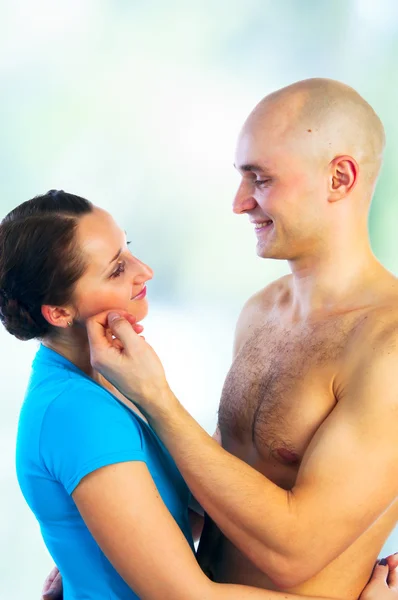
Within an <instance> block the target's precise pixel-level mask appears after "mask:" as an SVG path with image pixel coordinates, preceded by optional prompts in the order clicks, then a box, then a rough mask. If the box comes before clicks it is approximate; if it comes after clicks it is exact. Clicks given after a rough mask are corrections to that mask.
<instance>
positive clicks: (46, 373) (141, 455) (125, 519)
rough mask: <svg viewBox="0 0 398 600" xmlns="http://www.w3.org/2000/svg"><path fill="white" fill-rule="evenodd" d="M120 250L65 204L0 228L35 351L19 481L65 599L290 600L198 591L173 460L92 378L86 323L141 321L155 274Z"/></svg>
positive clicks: (0, 301) (8, 315)
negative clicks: (105, 316) (117, 317)
mask: <svg viewBox="0 0 398 600" xmlns="http://www.w3.org/2000/svg"><path fill="white" fill-rule="evenodd" d="M127 244H128V242H126V238H125V234H124V232H123V231H122V230H120V229H119V227H118V226H117V225H116V223H115V222H114V220H113V219H112V217H111V216H110V215H109V214H108V213H106V212H105V211H103V210H101V209H99V208H97V207H95V206H93V205H92V204H91V203H90V202H88V201H87V200H85V199H83V198H80V197H78V196H74V195H71V194H67V193H65V192H63V191H60V192H57V191H51V192H49V193H47V194H45V195H43V196H39V197H36V198H34V199H32V200H29V201H28V202H25V203H23V204H22V205H20V206H18V207H17V208H16V209H14V210H13V211H12V212H11V213H9V214H8V215H7V216H6V217H5V219H4V220H3V222H2V224H1V226H0V291H1V293H0V310H1V320H2V322H3V324H4V326H5V327H6V329H7V330H8V331H9V332H10V333H11V334H13V335H15V336H16V337H18V338H19V339H22V340H28V339H32V338H37V339H39V340H41V342H42V343H41V346H40V348H39V350H38V352H37V355H36V357H35V360H34V362H33V367H32V373H31V377H30V381H29V385H28V389H27V393H26V397H25V401H24V404H23V407H22V409H21V415H20V421H19V428H18V439H17V456H16V464H17V475H18V480H19V484H20V487H21V490H22V492H23V494H24V496H25V499H26V501H27V503H28V504H29V506H30V508H31V509H32V511H33V513H34V514H35V516H36V518H37V520H38V521H39V523H40V527H41V532H42V536H43V539H44V542H45V544H46V546H47V548H48V550H49V552H50V553H51V555H52V557H53V558H54V560H55V562H56V564H57V565H58V566H59V568H60V572H61V574H62V577H63V593H64V598H65V600H77V599H78V598H90V599H93V600H94V599H95V600H101V599H102V598H104V599H105V598H106V599H107V600H110V599H111V598H112V599H115V600H116V599H118V600H119V599H120V600H121V599H123V600H125V599H126V600H127V599H134V598H145V599H150V600H152V599H172V600H179V599H181V600H190V599H192V600H196V599H198V600H204V599H209V600H213V599H214V600H221V599H223V598H228V600H234V599H235V598H236V599H239V600H245V599H246V598H248V599H249V598H250V599H252V600H256V599H259V600H261V599H262V600H279V599H282V598H285V599H288V598H289V599H290V600H293V599H296V598H298V597H297V596H291V595H288V594H279V593H275V592H267V591H264V590H258V589H254V588H249V587H243V586H236V585H228V584H225V585H220V584H216V583H213V582H212V581H210V580H208V579H207V578H206V576H205V575H204V574H203V572H202V571H201V570H200V568H199V566H198V564H197V562H196V560H195V555H194V547H193V538H192V532H191V528H190V524H189V518H188V504H189V497H190V493H189V490H188V488H187V486H186V485H185V483H184V481H183V479H182V477H181V475H180V474H179V472H178V470H177V468H176V466H175V464H174V462H173V460H172V459H171V456H170V455H169V453H168V452H167V451H166V449H165V448H164V446H163V445H162V443H161V442H160V440H159V439H158V438H157V436H156V435H155V434H154V432H153V431H152V430H151V428H150V427H149V425H148V424H147V423H146V421H145V420H144V418H143V417H142V415H140V414H139V413H138V411H137V410H136V409H134V407H133V406H132V405H131V403H129V402H128V401H127V400H126V399H125V398H124V397H123V396H122V395H121V394H120V393H118V392H117V391H116V389H115V388H113V386H112V385H111V384H110V383H109V382H108V381H106V380H105V379H104V378H103V377H101V376H100V375H99V373H97V372H96V371H95V370H94V369H93V368H92V366H91V364H90V348H89V344H88V337H87V331H86V321H87V319H88V318H89V317H92V316H93V315H96V314H98V313H101V312H102V311H107V310H108V311H109V310H110V309H116V310H118V311H122V312H123V314H125V315H133V316H134V318H132V317H130V321H131V322H135V321H140V320H141V319H143V318H144V317H145V315H146V313H147V299H146V287H145V284H146V282H147V281H148V280H149V279H151V277H152V271H151V269H150V268H149V267H148V266H147V265H145V264H143V263H142V262H140V261H139V260H138V259H136V258H135V257H133V256H132V255H131V254H130V253H129V251H128V249H127ZM134 327H135V330H136V331H137V332H140V331H142V327H140V326H138V325H135V326H134ZM108 335H109V336H110V337H109V339H111V334H110V332H108ZM383 568H384V570H386V569H387V571H388V568H386V567H380V569H383ZM384 574H385V573H384ZM380 585H381V584H380ZM383 585H384V587H385V582H384V584H383ZM380 590H382V588H378V587H377V588H376V591H377V592H380ZM382 591H383V590H382ZM384 591H385V590H384ZM372 593H373V592H372V590H371V588H370V595H369V596H368V598H369V599H370V598H374V599H376V597H377V598H378V600H381V596H380V594H379V595H377V594H376V595H373V596H372ZM373 594H374V593H373ZM388 598H390V596H389V597H388ZM392 598H395V596H391V600H392Z"/></svg>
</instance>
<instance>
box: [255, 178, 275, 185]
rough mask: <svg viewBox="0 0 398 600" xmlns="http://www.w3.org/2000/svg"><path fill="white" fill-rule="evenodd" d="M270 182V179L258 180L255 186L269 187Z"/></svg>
mask: <svg viewBox="0 0 398 600" xmlns="http://www.w3.org/2000/svg"><path fill="white" fill-rule="evenodd" d="M270 182H271V180H270V179H256V180H255V182H254V185H256V186H258V187H260V186H262V185H268V184H269V183H270Z"/></svg>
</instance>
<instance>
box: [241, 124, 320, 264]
mask: <svg viewBox="0 0 398 600" xmlns="http://www.w3.org/2000/svg"><path fill="white" fill-rule="evenodd" d="M309 150H310V148H309ZM235 167H236V168H237V169H238V171H239V172H240V173H241V175H242V179H241V183H240V186H239V188H238V191H237V193H236V196H235V199H234V203H233V210H234V212H235V213H237V214H241V213H247V215H248V217H249V220H250V222H251V223H253V227H254V231H255V235H256V237H257V254H258V255H259V256H261V257H262V258H278V259H287V260H294V259H297V258H300V257H301V256H304V255H306V254H307V253H308V252H310V253H311V252H313V251H314V250H315V249H316V247H317V245H318V244H319V242H321V241H322V232H323V230H324V227H325V223H326V221H325V219H326V205H327V202H325V201H324V200H325V198H326V192H327V169H326V168H325V166H324V165H321V164H320V162H319V161H316V160H314V159H313V158H312V157H311V152H310V151H309V152H307V153H306V151H305V145H304V144H303V143H301V140H297V134H293V133H291V134H289V133H288V132H287V131H286V123H285V124H281V123H280V122H277V123H276V124H275V118H274V119H272V118H270V117H264V118H263V119H262V120H261V121H260V122H259V121H258V120H257V121H256V120H254V119H253V120H252V121H251V120H250V119H249V121H248V122H247V123H246V125H245V126H244V128H243V130H242V133H241V135H240V136H239V140H238V145H237V150H236V157H235Z"/></svg>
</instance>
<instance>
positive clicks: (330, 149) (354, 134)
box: [243, 79, 385, 184]
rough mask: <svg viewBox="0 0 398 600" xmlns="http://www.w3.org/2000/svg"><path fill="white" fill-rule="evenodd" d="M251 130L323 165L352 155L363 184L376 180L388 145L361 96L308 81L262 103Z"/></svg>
mask: <svg viewBox="0 0 398 600" xmlns="http://www.w3.org/2000/svg"><path fill="white" fill-rule="evenodd" d="M252 127H255V128H256V129H257V131H258V132H259V134H260V135H261V132H263V133H264V135H267V132H268V133H270V134H271V135H272V134H274V136H277V137H278V139H279V140H281V141H283V142H284V143H286V144H287V145H288V146H289V147H290V148H293V147H295V148H296V149H298V150H299V151H300V149H301V150H302V151H303V153H308V154H310V155H312V156H314V157H318V158H319V159H321V160H322V161H324V160H327V161H331V160H332V159H333V158H334V157H336V156H340V155H349V156H352V158H354V159H355V160H356V162H357V163H358V165H359V171H360V176H361V181H362V182H363V183H364V184H374V182H375V181H376V179H377V175H378V173H379V170H380V166H381V163H382V157H383V150H384V145H385V136H384V128H383V125H382V123H381V121H380V119H379V117H378V116H377V115H376V113H375V112H374V110H373V109H372V107H371V106H370V105H369V104H368V103H367V102H366V101H365V100H364V99H363V98H362V97H361V96H360V95H359V94H358V92H356V91H355V90H354V89H353V88H351V87H349V86H347V85H345V84H343V83H340V82H338V81H333V80H331V79H307V80H304V81H299V82H297V83H294V84H292V85H289V86H288V87H285V88H282V89H280V90H278V91H276V92H274V93H272V94H270V95H269V96H266V97H265V98H264V99H263V100H261V102H260V103H259V104H258V105H257V106H256V107H255V109H254V110H253V111H252V113H251V114H250V116H249V118H248V119H247V121H246V123H245V125H244V128H243V131H245V129H246V130H247V128H252Z"/></svg>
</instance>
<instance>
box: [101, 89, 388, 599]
mask: <svg viewBox="0 0 398 600" xmlns="http://www.w3.org/2000/svg"><path fill="white" fill-rule="evenodd" d="M383 149H384V132H383V127H382V124H381V122H380V120H379V118H378V117H377V115H376V114H375V112H374V111H373V109H372V108H371V107H370V106H369V105H368V104H367V103H366V102H365V101H364V100H363V98H361V97H360V96H359V94H357V92H355V91H354V90H353V89H351V88H349V87H348V86H345V85H343V84H341V83H338V82H334V81H330V80H324V79H312V80H307V81H303V82H299V83H296V84H293V85H291V86H289V87H287V88H284V89H282V90H279V91H278V92H275V93H274V94H271V95H270V96H268V97H266V98H265V99H264V100H263V101H262V102H260V104H259V105H258V106H257V107H256V108H255V109H254V111H253V112H252V113H251V115H250V116H249V118H248V119H247V121H246V123H245V124H244V126H243V129H242V131H241V134H240V137H239V141H238V146H237V152H236V160H235V165H236V168H237V169H238V170H239V172H240V173H241V175H242V181H241V184H240V187H239V189H238V192H237V195H236V198H235V201H234V211H235V212H236V213H239V214H243V213H245V214H247V216H248V217H249V220H250V221H251V222H252V224H253V225H254V228H255V234H256V237H257V253H258V254H259V255H260V256H261V257H263V258H276V259H285V260H288V262H289V265H290V268H291V275H289V276H287V277H283V278H282V279H280V280H278V281H276V282H274V283H272V284H271V285H270V286H268V287H266V288H265V289H263V290H261V291H260V292H259V293H258V294H256V295H255V296H254V297H252V298H251V299H250V300H249V301H248V302H247V304H246V305H245V307H244V309H243V311H242V314H241V316H240V318H239V321H238V326H237V330H236V338H235V348H234V362H233V365H232V367H231V370H230V372H229V374H228V376H227V379H226V382H225V386H224V389H223V393H222V398H221V403H220V409H219V432H220V435H221V439H222V446H223V448H224V450H223V449H222V448H221V447H219V446H218V445H217V444H216V443H215V441H213V440H211V439H210V438H209V437H208V436H207V434H206V433H205V432H204V431H203V430H202V429H201V428H200V427H199V426H198V425H197V424H196V423H195V422H194V420H193V419H192V418H191V417H190V416H189V415H188V414H187V413H186V411H185V410H184V409H183V408H182V406H181V405H180V404H179V403H178V401H177V400H176V399H175V398H174V396H173V394H172V393H171V392H170V390H169V388H168V387H167V385H166V382H165V378H164V374H163V371H162V369H161V368H160V366H159V364H158V363H157V362H156V361H157V358H156V355H155V354H154V353H153V352H152V351H151V349H150V347H149V346H148V345H147V344H146V343H145V342H144V341H143V340H142V339H141V338H138V337H136V336H135V335H134V334H133V332H130V330H129V328H128V325H127V323H126V321H124V320H123V319H116V321H115V322H114V323H113V325H112V328H113V332H114V333H115V334H116V335H117V336H118V337H119V338H120V339H121V340H122V341H123V343H124V344H125V350H124V352H123V353H122V355H121V356H118V357H117V359H115V352H114V351H113V349H111V348H109V346H107V345H106V344H109V342H106V338H105V337H101V335H102V334H101V331H102V329H101V330H100V329H97V328H96V327H101V325H100V324H99V323H100V321H97V322H96V323H94V324H92V331H91V344H92V358H93V363H94V365H95V366H96V367H97V368H98V369H99V370H101V371H102V372H103V374H104V375H105V376H106V377H107V378H108V379H110V380H112V381H113V383H115V384H116V385H117V386H118V387H119V388H120V389H121V390H122V391H123V393H124V394H125V395H127V396H128V397H130V398H134V402H136V403H137V404H138V405H139V406H140V407H141V408H142V409H143V410H144V411H145V412H146V414H147V415H148V418H149V419H150V422H151V424H152V425H153V427H154V428H155V429H156V430H157V432H158V434H159V435H160V437H161V438H162V439H163V441H164V443H165V444H166V445H167V447H168V448H169V450H170V452H171V453H172V455H173V457H174V459H175V461H176V463H177V465H178V467H179V469H180V471H181V473H182V475H183V476H184V478H185V479H186V481H187V483H188V485H189V486H190V488H191V490H192V492H193V494H194V496H195V497H196V498H197V500H198V501H199V502H200V503H201V504H202V506H203V508H204V509H205V511H206V512H207V514H208V515H209V516H210V517H211V518H212V519H214V521H216V522H217V523H218V524H219V528H217V527H215V526H214V525H213V524H212V523H211V522H208V523H207V525H206V527H205V530H204V533H203V536H202V542H201V544H200V550H199V559H200V560H201V564H202V567H203V568H204V570H205V571H206V572H208V573H209V575H210V576H211V577H212V578H214V579H215V580H217V581H220V582H226V581H229V582H234V583H250V584H252V585H255V586H258V587H263V588H266V589H277V590H286V589H289V590H291V591H294V592H296V593H299V594H303V595H304V594H306V595H319V596H326V595H328V596H330V595H333V596H335V597H336V598H346V599H347V600H349V599H352V600H354V599H355V598H358V596H359V595H360V593H361V590H362V588H363V587H364V585H365V584H366V582H367V580H368V578H369V575H370V573H371V570H372V566H373V564H374V562H375V560H376V558H377V556H378V553H379V552H380V549H381V547H382V546H383V544H384V542H385V540H386V538H387V537H388V535H389V533H390V532H391V531H392V529H393V528H394V526H395V524H396V521H397V515H398V502H397V495H398V444H397V433H398V379H397V378H396V376H395V370H396V365H397V364H398V282H397V279H396V278H395V277H394V276H393V275H392V274H391V273H389V272H388V271H387V270H386V269H385V268H384V267H383V266H382V265H381V264H380V263H379V262H378V261H377V260H376V258H375V257H374V255H373V253H372V251H371V248H370V243H369V238H368V230H367V219H368V210H369V206H370V202H371V198H372V195H373V192H374V188H375V184H376V181H377V177H378V173H379V170H380V166H381V161H382V154H383ZM155 365H157V367H158V370H157V371H156V369H155ZM156 372H157V373H158V374H157V375H156V376H155V373H156ZM226 451H227V452H226Z"/></svg>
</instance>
